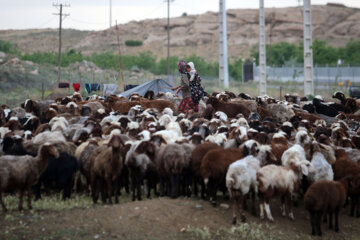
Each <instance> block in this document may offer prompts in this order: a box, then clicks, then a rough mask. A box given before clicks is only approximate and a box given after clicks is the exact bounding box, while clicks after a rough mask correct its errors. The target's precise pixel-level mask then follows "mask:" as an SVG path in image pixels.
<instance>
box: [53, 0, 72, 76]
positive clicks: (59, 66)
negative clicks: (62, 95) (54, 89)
mask: <svg viewBox="0 0 360 240" xmlns="http://www.w3.org/2000/svg"><path fill="white" fill-rule="evenodd" d="M53 6H54V7H56V8H57V7H60V8H59V13H53V15H59V17H60V23H59V24H60V25H59V51H58V83H59V82H60V79H61V29H62V20H63V17H64V18H65V17H67V16H69V15H70V14H64V13H63V11H62V10H63V7H70V5H67V4H65V5H64V4H62V3H61V4H53Z"/></svg>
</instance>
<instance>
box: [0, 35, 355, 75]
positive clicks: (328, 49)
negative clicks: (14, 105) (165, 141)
mask: <svg viewBox="0 0 360 240" xmlns="http://www.w3.org/2000/svg"><path fill="white" fill-rule="evenodd" d="M312 49H313V58H314V64H315V65H329V66H332V65H336V64H337V63H338V59H341V60H342V63H343V64H345V65H360V40H357V41H350V42H349V43H347V44H346V46H344V47H333V46H330V45H328V44H327V43H326V42H325V41H320V40H314V42H313V45H312ZM0 51H2V52H5V53H10V54H16V55H19V56H21V59H22V60H28V61H32V62H35V63H38V64H52V65H57V53H56V52H35V53H26V54H21V53H20V51H19V50H18V48H17V47H16V46H15V45H13V44H12V43H9V42H6V41H2V40H0ZM61 58H62V62H61V65H62V66H63V67H67V66H69V65H70V64H72V63H75V62H81V61H83V60H87V61H91V62H93V63H95V64H96V65H97V66H99V67H100V68H102V69H113V70H118V69H119V55H118V54H116V53H110V52H107V53H100V54H99V53H94V54H92V55H90V56H84V55H83V54H82V53H81V52H78V51H76V50H74V49H71V50H69V51H68V52H64V53H62V57H61ZM258 58H259V52H258V47H256V46H254V47H253V48H252V49H251V54H250V58H248V59H245V61H246V62H252V61H254V60H255V61H256V63H257V64H258V61H259V59H258ZM266 58H267V65H268V66H276V67H279V66H293V65H299V64H302V63H303V44H302V43H299V44H291V43H286V42H281V43H276V44H272V45H271V46H270V45H267V47H266ZM183 59H184V60H185V61H192V62H194V63H195V67H196V69H197V70H198V72H199V74H200V75H201V76H209V77H217V76H218V74H219V63H218V62H217V61H214V62H211V61H207V60H205V59H204V58H202V57H200V56H196V55H191V56H187V57H185V58H183ZM179 60H180V58H178V57H174V56H173V57H171V58H170V66H171V73H172V74H176V71H177V70H176V63H177V62H178V61H179ZM122 61H123V67H124V69H125V70H131V69H132V67H133V66H137V67H138V68H140V69H144V70H148V71H150V72H152V73H154V74H156V75H161V74H167V59H166V58H161V59H157V57H156V56H155V55H154V54H153V53H152V52H150V51H147V52H141V53H139V54H137V55H124V56H122ZM243 61H244V59H243V58H241V57H240V56H239V57H238V58H235V59H233V60H231V61H229V75H230V77H231V78H233V79H235V80H241V79H242V64H243Z"/></svg>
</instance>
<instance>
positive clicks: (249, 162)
mask: <svg viewBox="0 0 360 240" xmlns="http://www.w3.org/2000/svg"><path fill="white" fill-rule="evenodd" d="M259 169H260V161H259V159H257V158H256V157H254V156H252V155H249V156H247V157H245V158H243V159H240V160H238V161H236V162H233V163H232V164H230V165H229V168H228V171H227V173H226V187H227V189H228V191H229V194H230V196H231V197H232V199H233V201H234V204H233V224H236V212H237V209H239V208H240V204H241V203H242V201H245V199H244V197H245V196H246V195H247V194H248V193H249V191H250V190H252V191H253V193H254V194H255V193H256V192H257V182H256V173H257V171H258V170H259ZM253 197H254V196H253ZM254 200H255V199H254V198H253V211H254V210H255V202H254ZM241 218H242V220H243V221H245V220H246V218H245V214H244V212H242V213H241Z"/></svg>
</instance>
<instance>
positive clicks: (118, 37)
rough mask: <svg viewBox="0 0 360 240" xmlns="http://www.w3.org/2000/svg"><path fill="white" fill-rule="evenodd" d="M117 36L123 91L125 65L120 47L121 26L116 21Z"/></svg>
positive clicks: (120, 85)
mask: <svg viewBox="0 0 360 240" xmlns="http://www.w3.org/2000/svg"><path fill="white" fill-rule="evenodd" d="M115 24H116V36H117V44H118V48H119V59H120V74H121V81H120V83H119V87H120V90H121V91H123V89H124V88H123V84H124V72H123V65H122V58H121V48H120V35H119V28H118V24H117V21H116V23H115Z"/></svg>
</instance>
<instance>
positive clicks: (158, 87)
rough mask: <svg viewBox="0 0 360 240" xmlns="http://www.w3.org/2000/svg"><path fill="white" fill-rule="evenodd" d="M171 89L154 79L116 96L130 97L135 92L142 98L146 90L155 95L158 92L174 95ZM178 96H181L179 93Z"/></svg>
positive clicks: (165, 83)
mask: <svg viewBox="0 0 360 240" xmlns="http://www.w3.org/2000/svg"><path fill="white" fill-rule="evenodd" d="M171 88H172V86H171V84H169V83H168V82H166V81H165V80H163V79H155V80H152V81H150V82H146V83H143V84H141V85H139V86H137V87H134V88H131V89H129V90H127V91H125V92H122V93H120V94H118V96H123V97H130V95H131V94H132V93H134V92H137V93H138V94H139V95H141V96H144V95H145V93H146V92H147V91H148V90H152V91H154V93H155V95H156V94H158V93H159V92H164V93H166V92H171V93H172V94H175V91H172V90H171ZM178 95H181V91H180V92H179V94H178Z"/></svg>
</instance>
